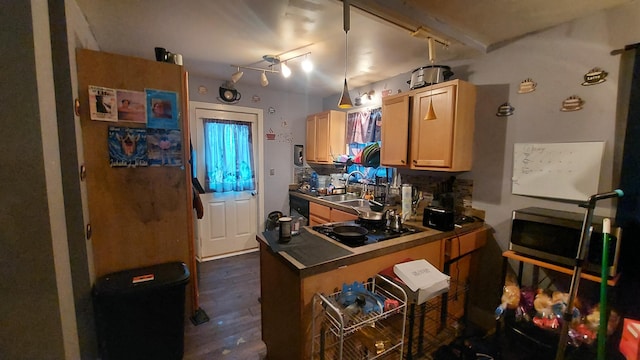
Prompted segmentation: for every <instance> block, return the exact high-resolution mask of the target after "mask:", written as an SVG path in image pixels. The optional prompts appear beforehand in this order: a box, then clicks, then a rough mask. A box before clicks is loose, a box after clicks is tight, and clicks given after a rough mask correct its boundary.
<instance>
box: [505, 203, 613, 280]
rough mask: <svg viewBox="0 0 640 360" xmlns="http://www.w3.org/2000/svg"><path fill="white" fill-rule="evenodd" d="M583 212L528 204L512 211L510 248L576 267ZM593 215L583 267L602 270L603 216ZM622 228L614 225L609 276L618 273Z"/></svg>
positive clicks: (595, 272)
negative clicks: (523, 207)
mask: <svg viewBox="0 0 640 360" xmlns="http://www.w3.org/2000/svg"><path fill="white" fill-rule="evenodd" d="M584 217H585V216H584V214H580V213H574V212H569V211H561V210H552V209H543V208H538V207H528V208H525V209H520V210H515V211H513V216H512V223H511V241H510V243H509V249H510V250H512V251H514V252H516V253H520V254H523V255H526V256H531V257H534V258H538V259H541V260H544V261H548V262H552V263H557V264H560V265H565V266H570V267H573V266H575V264H576V256H577V253H578V246H579V244H580V236H581V233H582V224H583V221H584ZM603 219H604V218H603V217H601V216H593V220H592V226H591V228H592V232H591V239H590V242H589V250H588V253H587V255H586V258H585V264H584V266H583V270H584V271H586V272H590V273H594V274H600V273H601V268H602V220H603ZM621 233H622V229H621V228H620V227H617V226H612V227H611V235H610V240H609V257H608V260H607V262H608V265H609V276H616V274H617V269H618V258H619V255H620V240H621Z"/></svg>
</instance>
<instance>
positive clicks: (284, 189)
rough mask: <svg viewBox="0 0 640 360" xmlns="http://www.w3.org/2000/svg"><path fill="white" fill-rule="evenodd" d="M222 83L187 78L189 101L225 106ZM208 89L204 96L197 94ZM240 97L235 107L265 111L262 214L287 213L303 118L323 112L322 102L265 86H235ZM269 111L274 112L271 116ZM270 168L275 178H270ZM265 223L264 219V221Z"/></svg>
mask: <svg viewBox="0 0 640 360" xmlns="http://www.w3.org/2000/svg"><path fill="white" fill-rule="evenodd" d="M224 81H225V80H219V79H211V78H205V77H201V76H194V75H189V99H190V100H191V101H202V102H209V103H221V104H226V103H225V102H223V101H220V100H218V99H217V98H218V97H219V92H218V89H219V87H220V85H222V84H223V83H224ZM200 86H204V87H206V88H207V93H206V94H201V93H200V92H199V91H198V88H199V87H200ZM236 89H237V90H238V91H239V92H240V93H241V94H242V97H241V99H240V102H238V104H237V105H238V106H246V107H251V108H258V109H262V110H263V112H264V132H265V133H264V134H258V136H262V140H263V143H264V149H263V150H264V159H265V163H264V171H265V173H264V179H265V184H264V185H265V186H264V191H262V194H261V195H262V196H264V206H265V208H264V211H265V214H268V213H270V212H271V211H276V210H278V211H282V212H283V213H285V214H288V213H289V194H288V186H289V184H290V183H292V180H293V168H294V165H293V145H297V144H302V145H304V144H305V127H306V122H305V118H306V116H307V115H309V114H313V113H316V112H320V111H322V99H321V98H315V97H312V96H308V95H306V94H295V93H286V92H282V91H276V90H271V89H270V88H269V87H268V86H267V87H259V86H257V87H256V86H250V85H243V84H242V80H240V81H239V82H238V83H237V84H236ZM269 108H273V109H274V110H275V112H273V113H271V112H270V111H269ZM269 131H273V133H275V134H276V139H275V140H267V139H266V134H267V133H268V132H269ZM271 169H273V172H274V175H270V171H271ZM263 220H264V219H263Z"/></svg>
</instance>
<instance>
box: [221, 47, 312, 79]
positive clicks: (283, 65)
mask: <svg viewBox="0 0 640 360" xmlns="http://www.w3.org/2000/svg"><path fill="white" fill-rule="evenodd" d="M296 50H299V49H296ZM310 55H311V53H310V52H307V53H304V54H300V55H296V56H293V57H290V58H287V59H285V60H282V59H281V58H280V55H264V56H263V57H262V60H261V61H264V62H267V63H269V65H268V67H267V68H263V67H254V66H251V65H247V66H243V65H231V66H232V67H234V68H237V69H238V71H236V72H235V73H233V75H231V81H232V82H233V83H236V82H238V80H240V78H241V77H242V75H243V74H244V73H243V72H242V71H240V69H247V70H255V71H260V72H261V74H260V85H262V86H267V85H269V79H267V73H268V72H269V73H281V74H282V76H283V77H285V78H288V77H289V76H291V74H292V71H291V68H290V67H289V66H288V65H287V62H289V61H291V60H293V59H297V58H300V57H303V56H304V61H303V62H302V64H301V65H302V70H304V72H307V73H308V72H310V71H312V70H313V63H312V62H311V60H310V59H309V56H310ZM258 63H259V62H258ZM258 63H255V64H258ZM277 65H280V69H279V70H276V69H277Z"/></svg>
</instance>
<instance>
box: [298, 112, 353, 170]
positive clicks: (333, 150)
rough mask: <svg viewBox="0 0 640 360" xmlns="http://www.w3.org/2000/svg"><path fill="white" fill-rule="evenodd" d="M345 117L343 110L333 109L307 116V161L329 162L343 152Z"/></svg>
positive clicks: (344, 146) (344, 149) (344, 144)
mask: <svg viewBox="0 0 640 360" xmlns="http://www.w3.org/2000/svg"><path fill="white" fill-rule="evenodd" d="M346 119H347V116H346V114H345V113H344V112H340V111H334V110H330V111H325V112H321V113H318V114H313V115H309V116H307V141H306V155H307V162H312V163H323V164H329V163H333V159H334V156H337V155H340V154H344V153H345V151H346V137H345V132H346Z"/></svg>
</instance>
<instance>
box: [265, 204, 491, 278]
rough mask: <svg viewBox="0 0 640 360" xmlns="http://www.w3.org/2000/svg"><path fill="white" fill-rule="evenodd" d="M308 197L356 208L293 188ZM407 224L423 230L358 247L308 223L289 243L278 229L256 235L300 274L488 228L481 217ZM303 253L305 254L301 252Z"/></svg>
mask: <svg viewBox="0 0 640 360" xmlns="http://www.w3.org/2000/svg"><path fill="white" fill-rule="evenodd" d="M292 194H295V195H294V196H298V197H301V198H305V199H308V200H309V201H313V202H317V203H320V204H323V205H326V206H330V207H332V208H337V209H340V210H343V211H348V212H353V213H354V214H355V210H353V209H352V208H350V207H346V206H341V205H340V204H338V203H334V202H330V201H326V200H323V199H321V198H316V197H314V196H309V195H305V194H302V193H296V192H290V195H292ZM404 225H405V226H407V227H412V228H415V229H419V230H422V231H421V232H417V233H415V234H411V235H406V236H401V237H397V238H394V239H389V240H385V241H382V242H378V243H374V244H369V245H364V246H360V247H356V248H352V247H349V246H347V245H343V244H342V243H340V242H338V241H335V240H333V239H331V238H329V237H328V236H325V235H322V234H320V233H318V232H316V231H314V230H313V229H312V227H310V226H305V227H303V228H302V230H301V234H300V235H295V236H293V237H292V240H291V241H290V242H289V243H285V244H282V243H279V242H278V241H277V239H278V234H277V232H276V231H265V232H263V233H262V234H258V235H257V236H256V238H257V240H258V241H260V242H262V243H263V244H264V245H266V246H267V247H268V249H269V251H272V252H273V253H275V254H277V255H279V256H280V257H281V258H282V259H283V260H284V261H285V262H286V263H288V265H289V267H290V268H292V269H293V270H294V271H297V272H298V274H299V276H300V277H306V276H311V275H314V274H318V273H322V272H326V271H330V270H333V269H336V268H339V267H342V266H348V265H350V264H354V263H357V262H361V261H364V260H368V259H372V258H375V257H378V256H382V255H386V254H390V253H394V252H397V251H401V250H404V249H408V248H412V247H415V246H419V245H423V244H427V243H430V242H433V241H439V240H442V239H446V238H451V237H456V236H460V235H463V234H466V233H470V232H473V231H476V230H479V229H483V228H486V225H485V224H484V222H482V221H476V222H473V223H467V224H464V225H462V226H461V227H460V228H456V229H454V230H452V231H444V232H443V231H438V230H435V229H431V228H428V227H425V226H423V225H422V220H421V219H418V218H416V219H415V220H413V221H405V222H404ZM310 251H311V252H314V253H315V254H314V256H313V259H309V258H306V257H304V254H303V253H307V254H308V253H309V252H310ZM301 254H302V255H301Z"/></svg>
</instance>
